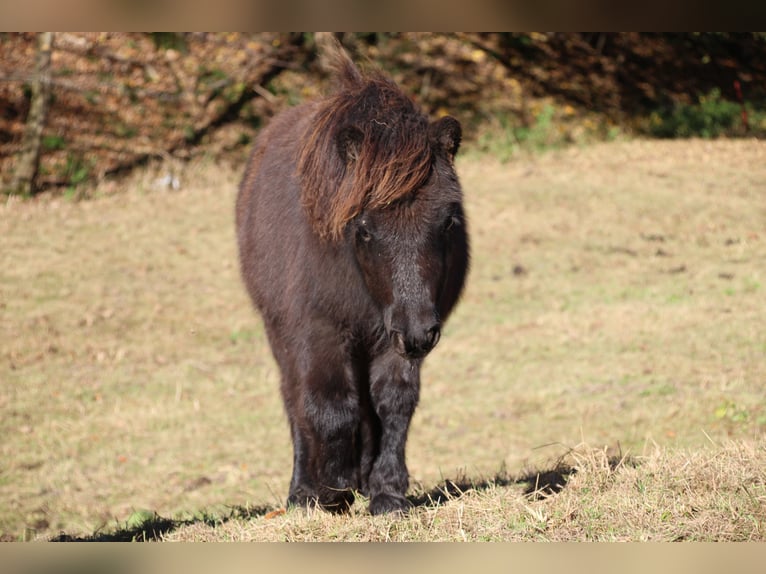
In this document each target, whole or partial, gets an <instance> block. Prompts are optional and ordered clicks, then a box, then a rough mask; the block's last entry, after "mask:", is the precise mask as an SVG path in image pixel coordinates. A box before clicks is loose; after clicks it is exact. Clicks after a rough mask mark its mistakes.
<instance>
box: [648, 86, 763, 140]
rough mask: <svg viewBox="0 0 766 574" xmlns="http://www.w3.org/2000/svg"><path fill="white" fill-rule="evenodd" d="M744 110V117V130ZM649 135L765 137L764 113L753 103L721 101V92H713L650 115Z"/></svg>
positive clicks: (665, 136) (673, 136) (714, 90)
mask: <svg viewBox="0 0 766 574" xmlns="http://www.w3.org/2000/svg"><path fill="white" fill-rule="evenodd" d="M743 111H744V113H746V114H747V118H748V125H749V130H748V129H746V127H745V124H744V118H743ZM649 131H650V133H651V135H653V136H655V137H661V138H688V137H701V138H717V137H721V136H740V135H744V134H745V133H749V134H750V135H758V136H763V135H766V111H763V109H762V108H761V109H757V108H755V107H754V106H753V105H752V104H750V103H747V104H744V105H743V104H740V103H738V102H732V101H729V100H726V99H724V98H723V97H722V96H721V90H720V89H718V88H714V89H712V90H711V91H710V92H709V93H707V94H705V95H701V96H699V97H698V98H697V101H696V102H695V103H693V104H681V103H676V104H674V105H673V106H671V107H668V108H665V109H661V110H658V111H655V112H653V113H652V114H651V115H650V117H649Z"/></svg>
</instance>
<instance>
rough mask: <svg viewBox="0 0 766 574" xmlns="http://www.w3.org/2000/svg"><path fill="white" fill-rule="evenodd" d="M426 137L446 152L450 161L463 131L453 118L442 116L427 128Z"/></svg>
mask: <svg viewBox="0 0 766 574" xmlns="http://www.w3.org/2000/svg"><path fill="white" fill-rule="evenodd" d="M428 136H429V137H430V138H431V141H432V142H433V143H434V144H436V145H437V146H438V147H440V148H441V149H443V150H444V151H445V152H447V155H448V156H449V159H450V161H451V160H452V159H453V158H454V157H455V154H456V153H457V150H458V148H459V147H460V140H461V138H462V137H463V130H462V129H461V128H460V122H459V121H457V120H456V119H455V118H453V117H452V116H444V117H443V118H439V119H438V120H436V121H435V122H434V123H432V124H431V125H430V126H428Z"/></svg>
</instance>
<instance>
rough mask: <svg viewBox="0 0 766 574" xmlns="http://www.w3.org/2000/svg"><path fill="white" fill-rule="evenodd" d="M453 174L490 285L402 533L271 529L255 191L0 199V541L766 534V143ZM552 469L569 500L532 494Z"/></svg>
mask: <svg viewBox="0 0 766 574" xmlns="http://www.w3.org/2000/svg"><path fill="white" fill-rule="evenodd" d="M458 171H459V173H460V175H461V178H462V182H463V187H464V189H465V195H466V208H467V212H468V216H469V219H470V224H471V225H470V228H471V232H472V241H473V245H472V247H473V266H472V271H471V274H470V277H469V282H468V286H467V289H466V292H465V295H464V297H463V300H462V302H461V304H460V306H459V308H458V310H457V311H456V313H455V314H454V315H453V317H452V318H451V320H450V322H449V323H448V325H447V326H446V328H445V330H444V333H443V337H442V341H441V342H440V344H439V346H438V348H437V349H436V350H435V351H434V352H433V353H432V354H431V356H430V357H429V358H428V360H427V361H426V367H425V369H424V373H423V388H422V395H421V403H420V406H419V408H418V411H417V413H416V416H415V419H414V422H413V426H412V429H411V433H410V440H409V442H408V450H407V456H408V466H409V470H410V473H411V482H412V485H413V486H412V492H413V497H414V498H417V497H418V496H420V500H421V504H420V505H419V506H418V507H417V508H416V509H415V510H414V511H413V512H412V513H411V514H410V516H409V517H407V518H405V519H395V518H391V517H375V518H372V517H369V516H368V515H366V514H365V512H364V510H365V508H364V507H365V501H363V500H360V501H359V503H358V504H357V505H356V506H355V509H354V511H352V513H351V514H350V515H347V516H341V517H334V516H329V515H327V514H325V513H322V512H317V511H311V512H302V511H295V512H290V513H288V514H286V515H279V514H276V515H275V514H266V513H268V512H270V511H274V510H278V509H279V508H280V507H281V506H282V504H283V501H284V498H285V496H286V493H287V485H288V480H289V476H290V464H291V451H290V444H289V437H288V431H287V426H286V422H285V420H284V416H283V413H282V406H281V403H280V399H279V395H278V373H277V371H276V367H275V364H274V362H273V360H272V358H271V355H270V352H269V349H268V347H267V343H266V340H265V337H264V333H263V329H262V326H261V323H260V320H259V319H258V317H257V316H256V315H255V313H254V312H253V311H252V308H251V306H250V303H249V301H248V300H247V298H246V295H245V292H244V289H243V287H242V285H241V282H240V279H239V275H238V267H237V261H236V250H235V243H234V229H233V201H234V195H235V192H236V185H237V180H238V174H237V173H235V172H234V171H233V170H231V169H228V168H225V167H218V166H213V165H197V166H195V167H190V168H188V169H187V171H186V173H184V175H183V180H182V184H183V189H182V190H180V191H158V190H156V189H154V188H153V183H152V182H153V181H154V179H155V178H156V177H158V175H157V174H152V173H149V172H146V173H144V174H141V175H137V176H135V177H133V178H131V179H130V180H128V181H124V182H121V183H120V184H119V189H114V188H115V184H104V186H103V187H102V188H100V189H99V190H97V197H96V198H94V199H91V200H88V201H82V202H73V201H68V200H66V199H65V198H57V199H50V198H44V199H41V200H37V201H31V202H18V201H9V202H8V203H7V204H6V205H5V206H2V207H0V236H1V237H2V240H3V247H2V250H1V251H0V353H1V354H0V415H1V420H0V436H2V439H0V453H1V457H2V458H1V459H0V536H2V539H3V540H30V539H50V538H52V537H56V536H58V535H59V534H60V533H62V532H63V533H65V534H66V535H67V536H69V537H88V536H91V535H93V534H96V535H100V536H102V537H105V536H107V535H108V534H110V533H115V532H117V533H118V534H119V533H121V535H122V537H123V538H124V537H125V535H126V534H128V535H129V536H128V539H130V538H131V537H136V538H139V539H141V538H142V537H143V538H146V537H149V538H159V539H167V540H231V539H235V540H240V539H252V540H305V539H311V540H387V539H392V540H464V539H465V540H517V539H518V540H644V539H655V540H747V539H754V540H766V522H765V521H766V438H765V434H766V401H764V387H765V385H766V361H765V360H764V359H765V357H766V321H764V302H766V286H764V282H765V281H766V144H764V143H762V142H757V141H754V140H753V141H748V140H737V141H714V142H713V141H629V142H613V143H608V144H599V145H593V146H589V147H585V148H569V149H565V150H560V151H550V152H546V153H543V154H539V155H532V156H524V157H518V158H515V159H513V160H512V161H510V162H508V163H506V164H501V163H498V162H497V161H495V160H493V159H492V158H491V157H488V156H482V155H478V154H472V153H471V152H470V150H469V151H468V153H466V154H465V155H464V156H463V157H461V158H460V161H459V163H458ZM557 465H558V466H557ZM553 469H558V470H560V471H562V476H567V477H568V478H569V481H568V482H567V485H566V487H564V488H563V489H562V490H561V491H560V492H558V493H557V494H554V495H549V496H543V497H530V496H528V495H526V494H525V490H527V491H528V490H530V489H533V487H534V485H532V487H531V488H530V484H529V482H525V481H524V480H522V479H523V477H525V476H527V475H529V474H530V471H535V470H540V471H547V470H553ZM531 476H532V477H534V476H535V473H534V472H532V473H531ZM492 479H496V480H494V481H493V480H492ZM450 480H452V481H454V482H457V483H459V486H460V487H461V488H460V490H461V491H467V492H466V493H465V494H464V495H462V496H459V494H458V492H457V489H455V488H451V487H449V484H450V483H449V482H445V481H450ZM471 484H473V487H471ZM438 487H441V489H442V490H446V491H448V494H449V496H447V495H444V496H440V495H439V494H438V493H439V491H438ZM428 493H430V494H431V499H432V502H429V501H428V497H427V496H426V494H428ZM152 529H154V530H152ZM147 532H148V534H147ZM152 532H154V534H152ZM118 538H119V536H118Z"/></svg>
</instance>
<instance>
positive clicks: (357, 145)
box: [335, 126, 364, 165]
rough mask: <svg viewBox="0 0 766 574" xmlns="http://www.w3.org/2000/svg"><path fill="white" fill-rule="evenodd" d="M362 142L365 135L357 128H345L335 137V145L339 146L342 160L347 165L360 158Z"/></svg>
mask: <svg viewBox="0 0 766 574" xmlns="http://www.w3.org/2000/svg"><path fill="white" fill-rule="evenodd" d="M362 140H364V134H363V133H362V130H360V129H359V128H357V127H355V126H345V127H343V128H341V129H340V131H338V134H337V135H336V136H335V143H336V145H337V146H338V154H339V155H340V159H342V160H343V162H344V163H345V164H346V165H350V164H352V163H354V162H355V161H356V160H357V158H358V157H359V152H360V151H361V149H362Z"/></svg>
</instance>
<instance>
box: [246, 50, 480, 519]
mask: <svg viewBox="0 0 766 574" xmlns="http://www.w3.org/2000/svg"><path fill="white" fill-rule="evenodd" d="M331 59H332V60H333V62H334V68H335V73H336V75H337V79H338V81H339V89H338V91H337V92H336V93H335V94H334V95H332V96H330V97H328V98H326V99H323V100H320V101H317V102H313V103H308V104H304V105H301V106H298V107H295V108H292V109H289V110H288V111H285V112H283V113H282V114H280V115H278V116H276V117H275V118H274V119H273V120H272V122H271V123H270V124H269V126H268V127H267V128H265V129H264V130H263V131H262V133H260V134H259V136H258V138H257V140H256V143H255V148H254V151H253V154H252V157H251V159H250V162H249V164H248V167H247V170H246V172H245V176H244V178H243V180H242V183H241V185H240V189H239V195H238V197H237V208H236V215H237V238H238V243H239V251H240V262H241V271H242V276H243V279H244V282H245V284H246V286H247V289H248V291H249V293H250V296H251V297H252V300H253V302H254V304H255V306H256V307H257V309H258V310H259V311H260V313H261V315H262V316H263V320H264V324H265V327H266V332H267V334H268V337H269V342H270V343H271V349H272V352H273V354H274V357H275V358H276V361H277V363H278V364H279V368H280V370H281V375H282V382H281V391H282V396H283V399H284V404H285V410H286V412H287V416H288V419H289V421H290V432H291V435H292V442H293V473H292V480H291V482H290V492H289V496H288V499H287V503H288V505H307V504H312V503H318V504H319V505H320V506H322V507H324V508H326V509H328V510H331V511H343V510H346V509H347V508H348V506H349V505H350V504H351V503H352V502H353V498H354V495H353V491H355V490H356V491H358V492H360V493H362V494H364V495H367V496H369V499H370V507H369V510H370V512H371V513H372V514H380V513H383V512H391V511H406V509H407V508H408V502H407V499H406V498H405V493H406V491H407V487H408V482H409V479H408V474H407V467H406V465H405V442H406V439H407V431H408V428H409V425H410V420H411V418H412V415H413V412H414V411H415V406H416V405H417V402H418V396H419V393H420V366H421V363H422V361H423V358H424V357H425V356H426V355H427V354H428V352H429V351H430V350H431V349H432V348H433V347H434V346H435V345H436V343H437V342H438V341H439V336H440V329H441V325H442V324H443V322H444V321H445V319H446V318H447V316H448V315H449V313H450V311H451V310H452V308H453V307H454V305H455V303H456V302H457V300H458V297H459V296H460V293H461V291H462V288H463V283H464V281H465V276H466V272H467V270H468V235H467V229H466V220H465V215H464V212H463V207H462V192H461V189H460V184H459V183H458V179H457V176H456V174H455V170H454V166H453V160H454V157H455V153H456V152H457V150H458V146H459V144H460V138H461V129H460V124H459V123H458V122H457V120H455V119H454V118H451V117H443V118H441V119H439V120H436V121H434V122H432V123H429V121H428V119H427V118H426V117H425V116H424V115H423V114H422V112H420V111H419V110H418V108H417V107H416V106H415V104H414V103H413V102H412V101H411V100H410V99H409V98H407V97H406V96H405V95H404V94H403V93H402V91H401V90H400V89H399V88H398V87H397V86H396V85H395V84H394V83H393V82H392V81H390V80H389V79H387V78H385V77H384V76H382V75H380V74H378V73H371V74H362V73H361V72H360V71H359V70H358V69H357V68H356V67H355V66H354V64H353V63H352V62H351V60H350V59H349V57H348V55H347V54H346V53H345V52H344V51H343V49H342V48H341V47H340V45H339V44H337V43H336V44H335V46H334V48H333V51H332V54H331Z"/></svg>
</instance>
